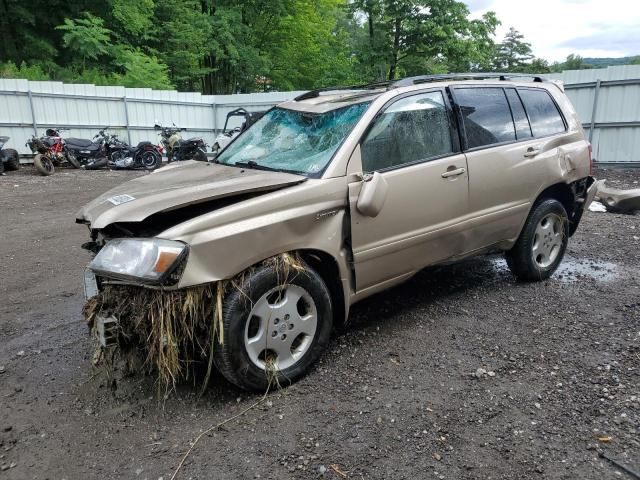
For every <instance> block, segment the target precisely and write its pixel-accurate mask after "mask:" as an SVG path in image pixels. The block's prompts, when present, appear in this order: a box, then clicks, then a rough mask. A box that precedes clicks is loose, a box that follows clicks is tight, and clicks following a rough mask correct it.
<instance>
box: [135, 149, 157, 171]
mask: <svg viewBox="0 0 640 480" xmlns="http://www.w3.org/2000/svg"><path fill="white" fill-rule="evenodd" d="M140 161H141V163H142V166H143V167H144V168H146V169H147V170H155V169H156V168H158V167H159V166H160V165H162V157H161V156H160V154H159V153H158V152H156V151H152V150H147V151H145V152H143V153H142V156H141V157H140Z"/></svg>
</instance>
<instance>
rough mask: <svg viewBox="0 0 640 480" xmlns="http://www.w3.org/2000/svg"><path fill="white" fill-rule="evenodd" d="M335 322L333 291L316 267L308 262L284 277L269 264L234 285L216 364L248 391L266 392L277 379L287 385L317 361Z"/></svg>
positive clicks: (224, 315) (227, 304) (224, 313)
mask: <svg viewBox="0 0 640 480" xmlns="http://www.w3.org/2000/svg"><path fill="white" fill-rule="evenodd" d="M332 324H333V311H332V307H331V300H330V297H329V291H328V290H327V287H326V285H325V283H324V282H323V280H322V278H321V277H320V276H319V275H318V274H317V273H316V272H315V271H313V270H312V269H311V268H309V267H308V266H305V269H304V271H295V270H294V271H293V272H292V273H290V274H289V276H288V278H284V276H283V274H282V272H279V271H278V270H277V268H275V267H274V266H273V265H270V264H265V265H263V266H260V267H258V268H256V269H254V270H252V271H249V272H248V273H247V274H245V275H244V276H243V277H242V281H241V282H239V284H238V285H236V284H235V283H234V284H233V286H232V287H231V290H230V292H229V293H228V294H227V296H226V298H225V300H224V303H223V328H224V343H223V344H221V345H216V349H215V353H214V362H215V365H216V367H217V368H218V370H219V371H220V372H221V373H222V374H223V375H224V377H225V378H226V379H227V380H229V381H230V382H231V383H233V384H235V385H237V386H238V387H240V388H244V389H246V390H262V391H264V390H265V389H266V388H267V387H268V386H269V384H270V383H271V382H272V380H274V377H275V380H277V382H278V383H279V384H280V385H283V386H284V385H289V384H291V383H293V382H295V381H296V380H298V379H299V378H300V377H302V376H303V375H304V374H305V373H306V372H307V371H308V370H309V368H310V367H311V366H312V365H313V364H314V363H315V362H316V361H317V360H318V358H319V357H320V355H321V354H322V352H323V351H324V349H325V348H326V346H327V344H328V343H329V338H330V335H331V327H332ZM271 384H272V383H271ZM272 386H273V384H272Z"/></svg>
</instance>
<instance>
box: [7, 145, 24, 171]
mask: <svg viewBox="0 0 640 480" xmlns="http://www.w3.org/2000/svg"><path fill="white" fill-rule="evenodd" d="M4 153H5V155H6V158H7V160H6V161H5V162H4V168H5V170H7V171H8V172H10V171H13V170H18V169H19V168H20V157H19V156H18V151H17V150H14V149H13V148H7V149H6V150H5V151H4Z"/></svg>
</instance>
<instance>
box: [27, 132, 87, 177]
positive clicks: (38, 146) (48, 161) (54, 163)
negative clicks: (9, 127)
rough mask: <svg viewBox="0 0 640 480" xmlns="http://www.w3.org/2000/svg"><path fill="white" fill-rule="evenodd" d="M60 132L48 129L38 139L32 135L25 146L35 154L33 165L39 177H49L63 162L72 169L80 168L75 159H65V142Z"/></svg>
mask: <svg viewBox="0 0 640 480" xmlns="http://www.w3.org/2000/svg"><path fill="white" fill-rule="evenodd" d="M60 130H61V129H55V128H48V129H47V130H46V131H45V136H44V137H40V138H38V137H36V136H35V135H34V136H33V137H31V138H30V139H29V141H28V142H27V143H26V146H27V147H29V148H30V149H31V151H32V152H33V153H35V154H36V155H35V156H34V157H33V165H34V166H35V168H36V170H37V171H38V173H39V174H40V175H51V174H52V173H54V172H55V167H58V166H60V164H61V163H63V162H65V161H66V162H68V163H69V164H70V165H71V166H72V167H73V168H79V167H80V164H79V163H78V162H77V160H76V159H75V158H69V157H67V154H66V151H65V141H64V139H63V138H62V136H61V135H60Z"/></svg>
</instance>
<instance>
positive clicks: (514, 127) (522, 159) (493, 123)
mask: <svg viewBox="0 0 640 480" xmlns="http://www.w3.org/2000/svg"><path fill="white" fill-rule="evenodd" d="M451 90H452V94H453V97H454V99H455V104H456V111H457V113H458V121H459V123H460V124H461V128H462V130H463V138H462V143H463V149H464V151H465V153H466V156H467V163H468V166H469V204H470V210H471V215H472V217H473V219H474V220H473V221H474V227H473V230H474V235H473V241H474V249H479V248H483V247H486V246H489V245H492V244H495V243H498V242H500V241H503V240H508V239H512V238H515V237H517V235H518V233H519V229H520V227H521V225H522V222H523V221H524V218H526V215H527V214H528V212H529V209H530V206H531V201H532V200H533V199H534V198H535V196H536V195H537V193H538V192H539V190H540V186H541V185H543V184H545V182H547V181H548V168H547V162H548V161H549V159H550V158H551V157H554V156H556V155H557V148H556V147H555V146H554V142H553V139H554V138H555V136H557V135H559V134H563V133H564V132H565V130H566V126H565V123H564V120H563V119H562V117H561V116H560V114H559V113H558V112H557V110H556V117H555V118H547V119H546V121H547V122H549V123H548V124H547V125H546V126H545V125H544V123H545V121H541V122H538V123H536V124H535V125H536V128H534V129H532V126H531V122H530V121H529V116H528V115H527V111H526V110H525V108H524V106H523V102H522V99H521V91H519V90H518V89H516V88H513V87H504V86H486V87H485V86H481V87H471V86H470V87H467V86H462V87H455V88H452V89H451ZM526 90H527V91H528V90H529V89H526ZM531 90H535V91H536V93H535V96H536V98H538V96H539V94H538V93H537V92H540V93H541V94H543V95H546V97H547V98H548V99H549V102H550V103H551V105H552V106H553V107H554V108H555V104H553V103H552V100H551V97H550V96H549V94H548V93H547V92H546V91H545V90H543V89H531ZM527 95H528V93H527ZM536 134H537V135H536Z"/></svg>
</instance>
